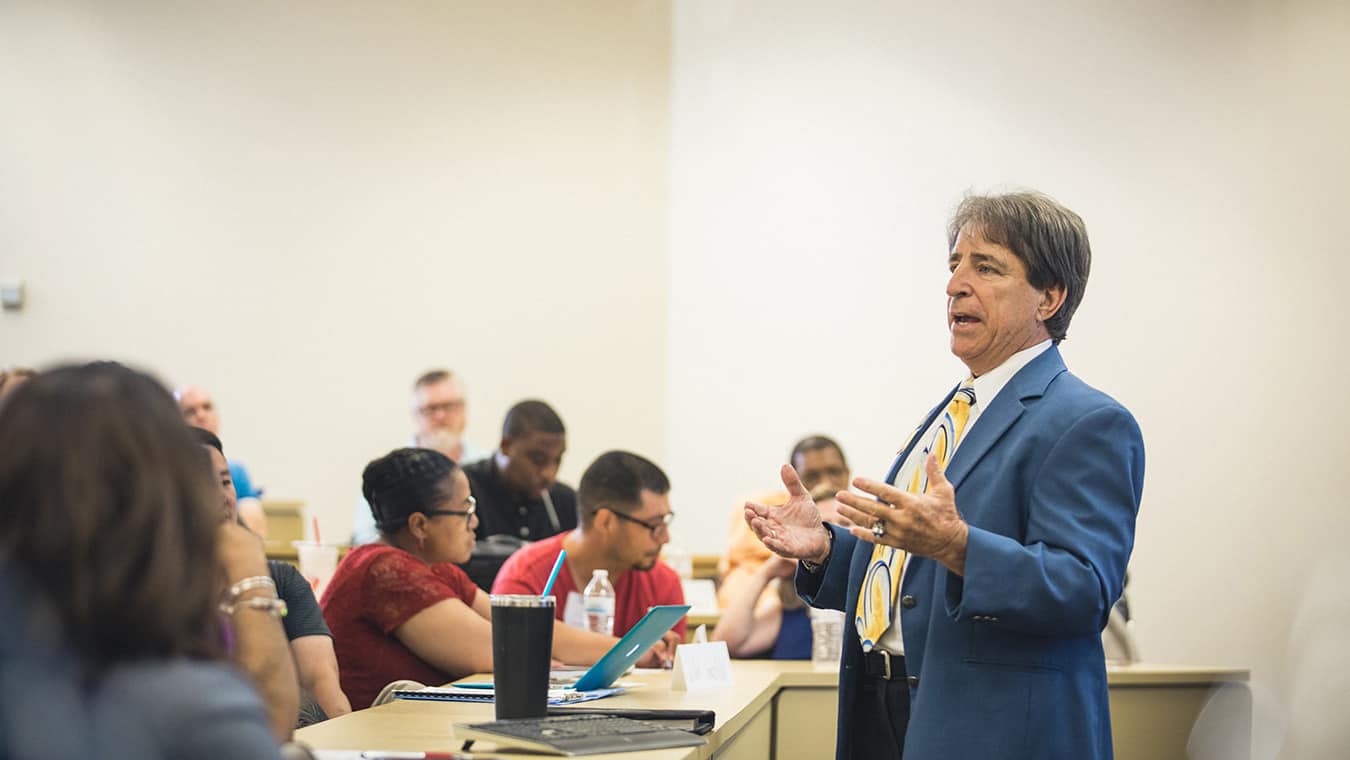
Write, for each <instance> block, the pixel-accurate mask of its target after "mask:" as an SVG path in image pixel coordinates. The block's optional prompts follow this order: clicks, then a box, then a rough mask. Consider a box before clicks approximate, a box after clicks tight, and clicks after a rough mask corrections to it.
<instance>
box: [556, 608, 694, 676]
mask: <svg viewBox="0 0 1350 760" xmlns="http://www.w3.org/2000/svg"><path fill="white" fill-rule="evenodd" d="M688 612H689V605H687V604H662V605H658V606H656V607H652V608H651V609H649V610H647V614H646V615H643V616H642V619H641V620H639V621H638V622H637V625H635V626H633V627H632V628H631V629H630V630H629V631H628V633H625V634H624V635H623V638H621V639H619V643H617V644H615V645H614V646H612V647H610V648H609V651H608V652H605V656H604V657H601V658H600V659H599V660H596V661H595V664H594V665H592V666H591V667H590V669H589V670H587V671H586V672H585V673H583V674H581V677H580V678H578V679H577V682H576V683H574V684H572V686H571V688H573V689H576V690H577V691H592V690H594V689H607V688H609V687H610V686H613V685H614V682H615V681H617V680H619V676H621V675H623V674H624V673H626V672H628V669H629V668H631V667H633V664H634V663H636V662H637V661H638V660H639V659H641V658H642V655H643V654H645V653H646V651H647V650H648V649H651V648H652V647H653V646H655V645H656V642H658V641H660V640H661V637H662V636H664V635H666V631H669V630H670V629H671V628H674V627H675V624H676V623H678V622H680V619H681V618H683V617H684V616H685V614H686V613H688Z"/></svg>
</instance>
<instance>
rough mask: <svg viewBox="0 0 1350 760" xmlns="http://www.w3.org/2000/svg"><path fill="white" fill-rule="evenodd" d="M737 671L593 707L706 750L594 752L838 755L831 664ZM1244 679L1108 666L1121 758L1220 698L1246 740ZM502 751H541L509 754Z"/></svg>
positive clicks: (401, 706)
mask: <svg viewBox="0 0 1350 760" xmlns="http://www.w3.org/2000/svg"><path fill="white" fill-rule="evenodd" d="M732 672H733V675H734V677H735V684H734V685H733V686H732V687H730V688H727V689H717V690H710V691H701V692H692V693H690V692H673V691H670V673H668V672H664V671H637V672H636V673H635V674H634V675H631V676H628V677H627V678H625V679H624V680H625V681H637V682H640V683H641V684H642V687H641V688H638V689H635V690H633V691H630V692H629V693H627V694H622V695H620V696H617V697H610V698H609V699H605V700H601V701H597V702H591V703H587V705H586V706H588V707H594V708H596V709H603V708H604V707H606V706H613V707H616V708H618V707H635V708H690V709H694V708H697V709H706V710H713V711H715V712H716V713H717V725H716V728H715V729H714V730H713V732H712V733H711V734H709V735H708V736H707V739H708V744H707V745H706V746H703V747H695V748H680V749H668V750H651V751H648V752H643V753H627V754H623V755H596V756H594V757H596V758H597V759H598V760H613V758H618V757H625V758H636V757H640V758H643V759H644V760H702V759H703V758H718V759H719V760H743V759H744V760H750V759H751V758H753V759H754V760H764V759H765V758H778V759H780V760H791V759H794V758H829V757H832V756H833V752H834V738H835V737H834V731H835V725H836V722H835V715H836V700H837V698H838V697H837V692H838V683H839V681H838V673H837V672H836V671H835V669H834V668H833V667H824V666H822V667H819V668H817V667H813V666H812V665H811V663H810V662H804V661H777V662H775V661H768V660H736V661H733V662H732ZM475 678H482V677H481V676H478V677H475ZM1247 679H1248V673H1247V671H1246V670H1242V669H1237V668H1196V667H1168V666H1161V667H1159V666H1148V665H1134V666H1130V667H1127V668H1115V669H1111V670H1109V671H1108V680H1109V683H1110V689H1111V715H1112V723H1113V725H1114V731H1113V733H1114V737H1115V742H1114V743H1115V749H1116V757H1117V758H1119V759H1120V760H1136V759H1138V760H1157V759H1159V758H1161V759H1164V760H1165V759H1166V758H1177V759H1178V760H1182V759H1183V758H1185V757H1186V741H1187V738H1188V737H1189V735H1190V730H1191V726H1192V725H1193V724H1194V723H1195V721H1196V717H1197V716H1198V715H1200V712H1201V709H1202V708H1204V707H1205V706H1206V705H1210V709H1211V710H1212V709H1213V705H1214V704H1216V703H1217V704H1221V705H1222V709H1223V710H1224V711H1226V715H1224V716H1223V721H1222V724H1223V725H1225V726H1227V729H1226V730H1231V731H1234V732H1237V733H1239V734H1241V736H1238V737H1237V739H1238V743H1239V744H1242V746H1249V745H1250V738H1249V737H1250V734H1251V697H1250V692H1249V691H1248V690H1247ZM1216 696H1218V697H1220V698H1219V699H1215V697H1216ZM489 720H492V706H491V705H483V704H470V703H461V702H423V701H416V700H400V701H396V702H392V703H390V704H387V705H382V706H380V707H375V708H371V709H368V710H361V711H358V712H355V713H352V714H351V715H345V716H343V717H341V718H336V719H334V720H330V721H327V722H325V723H320V724H318V725H316V726H310V727H309V728H304V729H301V730H300V731H298V732H296V738H297V739H298V740H299V741H302V742H304V743H306V744H309V745H310V746H312V747H315V748H317V749H389V750H403V751H427V750H440V751H455V750H458V749H459V748H460V747H461V746H462V744H463V741H462V740H460V739H458V738H456V737H455V733H454V724H455V723H473V722H482V721H489ZM488 746H490V745H485V744H483V743H479V744H476V745H475V747H474V755H475V756H484V755H482V751H483V750H485V749H487V747H488ZM485 756H489V757H490V756H495V755H494V754H493V753H488V754H487V755H485ZM500 756H501V757H538V756H537V755H533V756H531V755H528V754H524V753H511V752H504V753H501V754H500ZM1238 760H1241V759H1240V758H1239V759H1238Z"/></svg>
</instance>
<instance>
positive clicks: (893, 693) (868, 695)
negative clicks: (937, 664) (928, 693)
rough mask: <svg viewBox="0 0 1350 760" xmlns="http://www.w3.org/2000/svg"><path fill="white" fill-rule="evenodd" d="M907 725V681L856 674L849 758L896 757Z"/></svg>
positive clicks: (875, 759)
mask: <svg viewBox="0 0 1350 760" xmlns="http://www.w3.org/2000/svg"><path fill="white" fill-rule="evenodd" d="M908 727H909V684H908V683H907V682H906V681H905V679H904V677H903V676H901V677H900V678H896V679H893V680H886V679H885V678H882V677H880V676H871V675H867V674H865V673H860V674H859V675H858V691H857V693H855V694H854V695H853V757H855V758H858V759H859V760H863V758H866V759H867V760H891V759H892V758H893V759H894V760H900V758H901V757H902V756H903V755H904V749H905V729H907V728H908Z"/></svg>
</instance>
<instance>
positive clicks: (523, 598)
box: [488, 594, 557, 607]
mask: <svg viewBox="0 0 1350 760" xmlns="http://www.w3.org/2000/svg"><path fill="white" fill-rule="evenodd" d="M488 599H489V600H490V601H491V603H492V606H493V607H553V606H555V605H556V604H557V597H553V596H535V595H534V594H492V595H491V596H490V597H488Z"/></svg>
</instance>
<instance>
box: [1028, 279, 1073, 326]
mask: <svg viewBox="0 0 1350 760" xmlns="http://www.w3.org/2000/svg"><path fill="white" fill-rule="evenodd" d="M1067 295H1068V291H1067V290H1066V289H1065V288H1064V286H1063V285H1052V286H1050V287H1049V288H1046V289H1045V290H1042V291H1041V303H1040V305H1039V306H1037V307H1036V319H1039V320H1040V321H1042V322H1044V321H1046V320H1047V319H1049V318H1051V317H1053V316H1055V313H1056V312H1058V311H1059V307H1061V306H1063V305H1064V299H1065V297H1066V296H1067Z"/></svg>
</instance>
